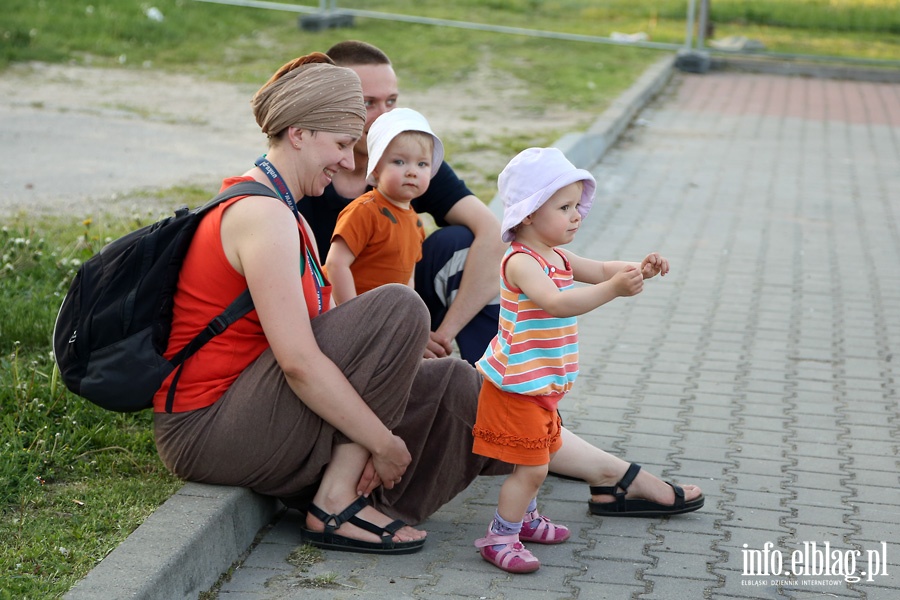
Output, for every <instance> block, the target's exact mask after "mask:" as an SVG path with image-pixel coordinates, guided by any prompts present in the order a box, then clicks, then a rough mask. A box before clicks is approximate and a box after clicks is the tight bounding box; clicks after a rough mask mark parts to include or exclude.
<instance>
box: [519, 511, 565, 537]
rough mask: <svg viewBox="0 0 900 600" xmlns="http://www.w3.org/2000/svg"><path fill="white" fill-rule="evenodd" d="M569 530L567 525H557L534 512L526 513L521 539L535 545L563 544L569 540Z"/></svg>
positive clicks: (520, 534)
mask: <svg viewBox="0 0 900 600" xmlns="http://www.w3.org/2000/svg"><path fill="white" fill-rule="evenodd" d="M569 535H570V533H569V528H568V527H566V526H565V525H555V524H553V523H551V522H550V519H548V518H547V517H545V516H543V515H541V514H540V513H538V511H537V510H533V511H531V512H529V513H525V520H524V521H523V522H522V531H521V532H520V533H519V539H521V540H523V541H525V542H534V543H535V544H562V543H563V542H564V541H566V540H567V539H569Z"/></svg>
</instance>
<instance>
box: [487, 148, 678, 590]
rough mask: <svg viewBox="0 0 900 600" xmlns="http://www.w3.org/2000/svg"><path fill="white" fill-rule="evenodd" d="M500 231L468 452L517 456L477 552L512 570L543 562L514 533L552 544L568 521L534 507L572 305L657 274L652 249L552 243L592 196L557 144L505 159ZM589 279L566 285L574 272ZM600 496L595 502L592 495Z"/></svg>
mask: <svg viewBox="0 0 900 600" xmlns="http://www.w3.org/2000/svg"><path fill="white" fill-rule="evenodd" d="M498 187H499V189H500V195H501V197H502V199H503V209H504V210H503V224H502V228H501V232H502V236H503V241H506V242H512V243H511V244H510V247H509V250H507V252H506V254H505V255H504V257H503V261H502V263H501V266H500V324H499V328H498V333H497V336H496V337H495V338H494V339H493V340H492V341H491V344H490V346H489V347H488V348H487V350H486V351H485V353H484V356H482V358H481V360H479V361H478V362H477V363H476V365H475V366H476V367H477V368H478V370H479V371H480V372H481V373H482V375H484V380H483V383H482V388H481V393H480V395H479V397H478V413H477V417H476V420H475V426H474V428H473V434H474V436H475V442H474V444H473V452H475V454H479V455H482V456H488V457H491V458H495V459H498V460H501V461H504V462H508V463H512V464H514V465H516V468H515V470H514V471H513V473H512V474H511V475H510V476H509V477H508V478H507V479H506V481H505V482H504V483H503V487H502V488H501V491H500V500H499V503H498V505H497V510H496V511H495V513H494V518H493V520H492V521H491V524H490V526H489V527H488V531H487V535H486V536H485V537H483V538H480V539H478V540H476V541H475V546H476V547H478V548H479V551H480V553H481V556H482V557H483V558H484V559H485V560H487V561H488V562H490V563H492V564H494V565H496V566H497V567H499V568H501V569H503V570H504V571H508V572H510V573H530V572H532V571H536V570H537V569H538V568H539V567H540V565H541V563H540V561H539V560H538V559H537V558H536V557H535V556H534V555H533V554H532V553H531V552H529V551H528V550H527V549H526V548H525V546H524V545H523V544H522V542H530V543H535V544H559V543H562V542H564V541H566V540H567V539H568V538H569V530H568V529H567V528H566V527H564V526H562V525H557V524H554V523H553V522H551V521H550V519H548V518H547V517H545V516H543V515H542V514H540V512H539V511H538V506H537V493H538V490H539V489H540V487H541V485H542V484H543V482H544V479H545V478H546V476H547V472H548V470H549V463H550V460H551V458H552V457H553V455H554V454H555V453H556V452H557V451H558V450H559V449H560V448H561V447H562V437H561V427H562V424H561V422H560V418H559V413H558V412H557V410H556V409H557V405H558V403H559V402H560V400H562V399H563V397H565V395H566V393H567V392H568V391H569V390H570V389H571V388H572V384H573V383H574V381H575V378H576V376H577V375H578V323H577V319H576V317H577V316H578V315H581V314H584V313H587V312H589V311H591V310H593V309H595V308H597V307H599V306H602V305H603V304H606V303H607V302H609V301H610V300H613V299H614V298H617V297H619V296H633V295H635V294H638V293H640V292H641V290H642V289H643V280H644V279H647V278H650V277H653V276H655V275H665V274H666V273H667V272H668V271H669V262H668V261H667V260H666V259H665V258H663V257H661V256H660V255H659V254H658V253H655V252H654V253H652V254H648V255H647V256H646V258H644V260H643V261H642V262H640V263H636V262H623V261H607V262H599V261H595V260H590V259H586V258H581V257H579V256H577V255H575V254H573V253H572V252H570V251H568V250H563V249H562V248H560V246H563V245H564V244H567V243H569V242H571V241H572V240H573V239H574V237H575V234H576V233H577V232H578V230H579V229H580V228H581V225H582V222H583V219H584V218H585V217H586V216H587V214H588V212H589V211H590V208H591V204H592V203H593V200H594V190H595V189H596V182H595V181H594V178H593V176H592V175H591V174H590V173H589V172H587V171H585V170H583V169H578V168H576V167H575V166H574V165H573V164H572V163H571V162H569V161H568V159H566V157H565V155H563V153H562V152H560V151H559V150H557V149H555V148H529V149H527V150H525V151H523V152H521V153H520V154H518V155H517V156H516V157H515V158H513V159H512V160H511V161H510V163H509V164H508V165H507V166H506V168H505V169H503V172H501V173H500V177H499V179H498ZM576 281H577V282H583V283H586V284H589V285H586V286H579V287H575V282H576ZM592 505H597V507H598V509H599V508H600V507H605V503H591V505H589V506H592Z"/></svg>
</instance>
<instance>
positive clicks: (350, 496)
mask: <svg viewBox="0 0 900 600" xmlns="http://www.w3.org/2000/svg"><path fill="white" fill-rule="evenodd" d="M368 459H369V451H368V450H366V449H365V448H363V447H362V446H360V445H358V444H352V443H351V444H338V445H336V446H335V447H334V452H333V454H332V456H331V462H330V463H328V466H327V467H326V468H325V472H324V473H323V475H322V483H321V484H319V490H318V492H316V495H315V497H314V498H313V504H315V505H316V506H318V507H319V508H320V509H322V510H323V511H325V513H326V514H330V515H332V514H339V513H341V512H342V511H343V510H344V509H345V508H347V507H348V506H349V505H350V504H352V503H353V502H354V501H355V500H356V499H357V498H358V497H359V496H358V495H357V493H356V486H357V483H358V482H359V477H360V475H361V474H362V471H363V468H364V467H365V465H366V461H368ZM357 517H359V518H360V519H362V520H364V521H368V522H370V523H373V524H374V525H377V526H378V527H384V526H386V525H388V524H389V523H391V522H392V521H393V519H391V518H390V517H388V516H387V515H385V514H384V513H381V512H379V511H378V510H376V509H375V508H373V507H371V506H367V507H365V508H363V509H362V510H361V511H359V513H357ZM306 526H307V527H308V528H309V529H311V530H312V531H323V530H324V528H325V525H324V523H322V522H321V521H319V520H318V519H317V518H315V517H314V516H313V515H312V514H311V513H309V514H307V515H306ZM337 531H338V532H339V533H340V535H343V536H345V537H349V538H351V539H355V540H363V541H370V542H379V541H381V540H380V539H379V537H378V536H377V535H375V534H374V533H371V532H368V531H365V530H364V529H360V528H359V527H356V526H355V525H353V524H351V523H344V524H343V525H341V526H340V527H338V529H337ZM426 535H427V534H426V533H425V531H422V530H419V529H414V528H413V527H410V526H408V525H407V526H406V527H403V528H402V529H400V530H398V531H397V533H396V534H395V535H394V541H395V542H409V541H414V540H420V539H423V538H424V537H425V536H426Z"/></svg>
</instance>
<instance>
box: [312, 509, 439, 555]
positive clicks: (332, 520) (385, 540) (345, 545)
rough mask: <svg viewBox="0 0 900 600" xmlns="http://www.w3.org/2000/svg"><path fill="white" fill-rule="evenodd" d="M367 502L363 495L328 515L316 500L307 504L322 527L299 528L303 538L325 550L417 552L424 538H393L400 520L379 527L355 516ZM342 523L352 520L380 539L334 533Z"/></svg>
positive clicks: (402, 523) (388, 552) (400, 526)
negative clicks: (366, 539) (317, 504)
mask: <svg viewBox="0 0 900 600" xmlns="http://www.w3.org/2000/svg"><path fill="white" fill-rule="evenodd" d="M368 504H369V502H368V500H367V499H366V498H364V497H363V496H360V497H359V498H357V499H356V500H355V501H354V502H353V504H351V505H350V506H348V507H347V508H345V509H344V511H343V512H341V513H340V514H337V515H329V514H327V513H326V512H325V511H324V510H322V509H321V508H319V507H318V506H316V505H315V504H310V505H309V512H310V514H312V515H313V516H314V517H315V518H317V519H319V520H320V521H322V523H324V524H325V531H313V530H311V529H307V528H306V527H304V528H303V529H301V530H300V534H301V538H302V539H303V541H304V542H306V543H308V544H312V545H313V546H316V547H317V548H323V549H326V550H342V551H344V552H365V553H368V554H412V553H413V552H418V551H419V550H421V549H422V547H423V546H424V545H425V540H424V539H421V540H413V541H409V542H395V541H394V534H395V533H397V531H399V530H400V529H402V528H403V527H405V526H406V523H404V522H403V521H399V520H397V521H394V522H392V523H389V524H388V525H387V526H386V527H379V526H378V525H375V524H373V523H369V522H368V521H363V520H362V519H360V518H359V517H357V516H355V515H356V514H357V513H358V512H359V511H361V510H362V509H364V508H365V507H366V506H368ZM344 523H351V524H353V525H356V526H357V527H359V528H361V529H365V530H366V531H369V532H371V533H374V534H375V535H379V536H381V541H380V542H367V541H363V540H355V539H353V538H349V537H347V536H344V535H340V534H339V533H335V530H337V528H338V527H340V526H341V525H343V524H344Z"/></svg>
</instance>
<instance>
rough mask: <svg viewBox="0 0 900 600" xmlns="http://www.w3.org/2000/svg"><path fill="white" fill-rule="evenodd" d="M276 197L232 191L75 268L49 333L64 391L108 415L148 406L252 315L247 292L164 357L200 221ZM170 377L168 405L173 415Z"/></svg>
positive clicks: (253, 189)
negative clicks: (243, 200)
mask: <svg viewBox="0 0 900 600" xmlns="http://www.w3.org/2000/svg"><path fill="white" fill-rule="evenodd" d="M248 195H249V196H271V197H275V198H278V195H277V194H276V193H275V192H273V191H272V190H270V189H269V188H267V187H266V186H264V185H262V184H261V183H257V182H255V181H246V182H241V183H238V184H236V185H233V186H231V187H229V188H228V189H227V190H225V191H223V192H222V193H221V194H219V195H218V196H216V197H215V198H213V199H212V200H210V201H209V202H208V203H206V204H205V205H204V206H201V207H200V208H196V209H194V210H188V209H187V207H184V208H181V209H179V210H177V211H176V212H175V214H174V216H170V217H166V218H165V219H163V220H161V221H158V222H156V223H154V224H152V225H147V226H146V227H142V228H141V229H138V230H137V231H133V232H131V233H129V234H127V235H125V236H123V237H121V238H119V239H117V240H115V241H113V242H110V243H109V244H108V245H106V246H105V247H104V248H103V249H102V250H100V252H98V253H97V254H96V255H94V256H92V257H91V258H90V259H88V260H87V261H85V262H84V264H82V265H81V267H80V268H79V269H78V272H77V273H76V275H75V279H74V280H73V281H72V284H71V286H70V287H69V292H68V293H67V294H66V297H65V298H64V299H63V301H62V306H60V309H59V314H58V315H57V317H56V324H55V326H54V328H53V354H54V357H55V359H56V364H57V365H58V366H59V372H60V375H61V376H62V380H63V382H64V383H65V384H66V387H67V388H69V390H71V391H72V392H74V393H76V394H78V395H79V396H82V397H83V398H86V399H88V400H90V401H91V402H93V403H94V404H97V405H98V406H101V407H103V408H105V409H107V410H114V411H118V412H133V411H137V410H142V409H145V408H151V407H152V406H153V396H154V394H156V392H157V390H159V388H160V386H161V385H162V383H163V381H164V380H165V378H166V377H168V376H169V374H170V373H171V372H172V371H173V370H174V369H176V368H178V367H179V366H180V365H182V364H183V363H184V361H186V360H187V359H188V358H190V357H191V355H193V354H194V353H195V352H196V351H197V350H199V349H200V348H201V347H202V346H203V345H204V344H205V343H206V342H208V341H209V340H211V339H212V338H213V337H215V336H216V335H218V334H220V333H222V332H223V331H225V329H227V328H228V326H229V325H231V324H232V323H234V322H235V321H237V320H238V319H240V318H241V317H242V316H244V315H245V314H247V313H248V312H250V311H251V310H253V299H252V298H250V290H244V293H242V294H241V295H240V296H238V297H237V298H236V299H235V301H234V302H232V303H231V304H230V305H229V306H228V308H227V309H225V311H224V312H223V313H222V314H220V315H219V316H217V317H216V318H215V319H213V320H212V321H210V323H209V325H207V327H206V329H204V330H203V331H202V332H201V333H200V334H198V335H197V337H195V338H194V339H193V340H192V341H191V342H190V343H189V344H188V345H187V346H185V347H184V348H183V349H182V350H181V351H180V352H178V354H177V355H176V356H175V357H173V358H172V360H166V359H165V358H164V357H163V352H165V350H166V347H167V345H168V342H169V332H170V329H171V326H172V305H173V299H174V295H175V288H176V285H177V284H178V273H179V271H180V270H181V264H182V262H183V261H184V256H185V254H187V251H188V247H189V246H190V243H191V239H192V238H193V237H194V232H195V231H196V230H197V225H199V223H200V219H202V218H203V216H204V215H205V214H206V213H207V211H209V210H210V209H211V208H214V207H215V206H218V205H219V204H221V203H222V202H224V201H226V200H229V199H231V198H235V197H237V196H248ZM180 374H181V371H180V369H179V372H178V373H176V374H175V379H174V380H173V382H172V385H171V388H170V390H169V397H168V400H167V402H166V411H167V412H171V410H172V402H173V400H174V397H175V385H176V383H177V381H178V377H179V376H180Z"/></svg>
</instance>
